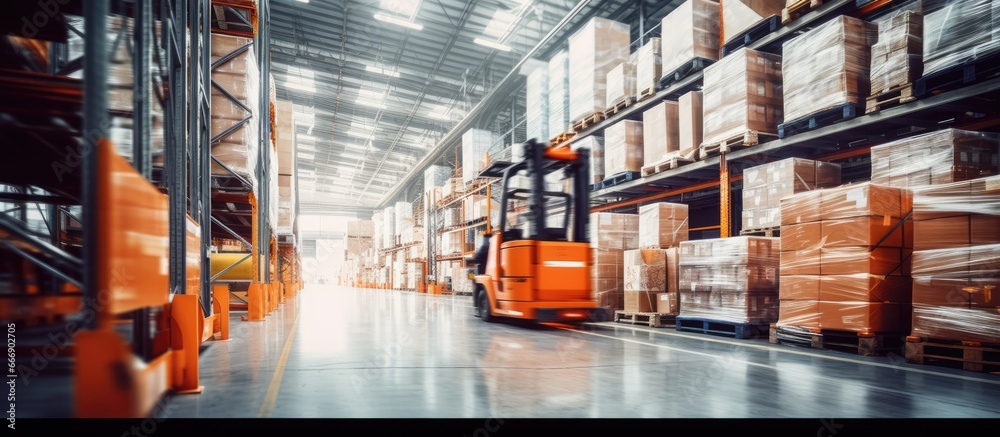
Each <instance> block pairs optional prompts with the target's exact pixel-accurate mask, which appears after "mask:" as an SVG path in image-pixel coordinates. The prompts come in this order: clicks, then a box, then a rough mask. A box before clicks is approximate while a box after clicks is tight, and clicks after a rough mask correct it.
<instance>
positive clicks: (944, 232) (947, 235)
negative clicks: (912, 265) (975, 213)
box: [913, 216, 995, 250]
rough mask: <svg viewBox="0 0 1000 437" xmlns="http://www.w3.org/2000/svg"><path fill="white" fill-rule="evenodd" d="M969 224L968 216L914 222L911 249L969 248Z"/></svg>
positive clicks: (970, 233)
mask: <svg viewBox="0 0 1000 437" xmlns="http://www.w3.org/2000/svg"><path fill="white" fill-rule="evenodd" d="M970 224H971V217H970V216H957V217H944V218H937V219H931V220H918V221H914V222H913V228H914V239H913V249H914V250H933V249H945V248H950V247H964V246H969V245H970V242H971V235H972V232H971V228H970ZM994 232H995V229H994Z"/></svg>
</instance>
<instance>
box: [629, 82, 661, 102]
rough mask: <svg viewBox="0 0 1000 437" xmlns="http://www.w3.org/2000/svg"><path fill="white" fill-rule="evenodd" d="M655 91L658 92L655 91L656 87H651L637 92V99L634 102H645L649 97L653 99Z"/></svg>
mask: <svg viewBox="0 0 1000 437" xmlns="http://www.w3.org/2000/svg"><path fill="white" fill-rule="evenodd" d="M657 91H659V90H658V89H657V87H656V86H651V87H649V88H646V89H644V90H639V97H638V98H636V99H635V101H637V102H641V101H643V100H646V99H648V98H650V97H653V96H655V95H656V92H657Z"/></svg>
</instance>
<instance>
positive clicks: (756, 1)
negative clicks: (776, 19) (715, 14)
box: [721, 0, 785, 44]
mask: <svg viewBox="0 0 1000 437" xmlns="http://www.w3.org/2000/svg"><path fill="white" fill-rule="evenodd" d="M721 3H722V32H723V35H722V40H723V42H724V43H725V44H728V43H729V42H731V41H732V40H733V37H735V36H738V35H740V34H742V33H743V32H744V31H746V30H747V29H749V28H750V27H752V26H753V25H755V24H757V23H759V22H760V21H761V20H763V19H765V18H769V17H772V16H775V15H781V10H782V9H784V8H785V0H722V1H721Z"/></svg>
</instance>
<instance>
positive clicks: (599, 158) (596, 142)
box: [571, 135, 604, 183]
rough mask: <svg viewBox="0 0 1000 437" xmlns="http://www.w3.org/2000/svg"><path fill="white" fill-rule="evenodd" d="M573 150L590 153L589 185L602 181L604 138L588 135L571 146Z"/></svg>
mask: <svg viewBox="0 0 1000 437" xmlns="http://www.w3.org/2000/svg"><path fill="white" fill-rule="evenodd" d="M571 147H572V149H573V150H578V149H582V148H586V149H587V150H589V151H590V180H589V183H595V182H600V181H603V180H604V138H602V137H598V136H594V135H590V136H587V137H584V138H583V139H582V140H579V141H576V142H574V143H573V144H572V146H571Z"/></svg>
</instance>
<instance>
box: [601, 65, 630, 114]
mask: <svg viewBox="0 0 1000 437" xmlns="http://www.w3.org/2000/svg"><path fill="white" fill-rule="evenodd" d="M605 83H607V91H606V92H605V97H604V102H605V104H606V105H607V106H608V108H611V107H612V106H614V105H616V104H618V103H621V102H623V101H625V99H627V98H629V97H635V64H634V63H632V62H628V61H626V62H622V63H621V64H618V65H616V66H615V67H614V68H612V69H611V71H608V74H607V75H606V78H605Z"/></svg>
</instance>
